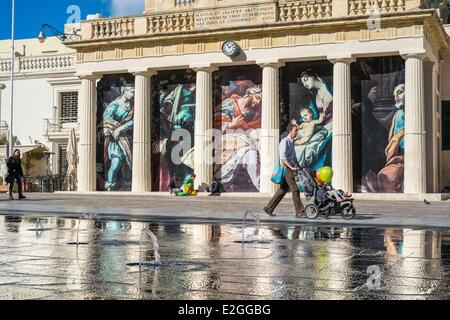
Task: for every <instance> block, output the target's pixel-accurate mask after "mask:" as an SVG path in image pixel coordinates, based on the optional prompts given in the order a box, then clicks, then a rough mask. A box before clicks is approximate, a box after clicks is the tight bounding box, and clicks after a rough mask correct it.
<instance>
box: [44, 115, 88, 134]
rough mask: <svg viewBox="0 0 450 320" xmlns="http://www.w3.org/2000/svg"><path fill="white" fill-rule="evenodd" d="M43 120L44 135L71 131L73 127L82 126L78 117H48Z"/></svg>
mask: <svg viewBox="0 0 450 320" xmlns="http://www.w3.org/2000/svg"><path fill="white" fill-rule="evenodd" d="M43 121H44V124H43V131H44V136H48V135H49V134H51V133H69V132H70V130H72V129H73V128H75V130H76V129H78V128H79V127H80V121H79V118H77V117H68V118H47V119H44V120H43Z"/></svg>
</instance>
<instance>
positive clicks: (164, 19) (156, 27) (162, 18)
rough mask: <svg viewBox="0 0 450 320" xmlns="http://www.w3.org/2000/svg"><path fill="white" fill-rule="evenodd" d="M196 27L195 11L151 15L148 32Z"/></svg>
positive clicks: (184, 29) (176, 30) (185, 29)
mask: <svg viewBox="0 0 450 320" xmlns="http://www.w3.org/2000/svg"><path fill="white" fill-rule="evenodd" d="M194 27H195V21H194V13H192V12H189V13H188V12H180V13H175V14H169V15H159V16H151V17H148V19H147V32H148V33H163V32H179V31H189V30H193V29H194Z"/></svg>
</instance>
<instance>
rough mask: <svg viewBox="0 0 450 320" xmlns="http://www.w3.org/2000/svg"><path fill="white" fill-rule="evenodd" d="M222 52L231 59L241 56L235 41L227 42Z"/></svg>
mask: <svg viewBox="0 0 450 320" xmlns="http://www.w3.org/2000/svg"><path fill="white" fill-rule="evenodd" d="M222 51H223V53H224V54H226V55H227V56H229V57H235V56H237V55H238V54H239V47H238V45H237V44H236V43H235V42H234V41H225V42H224V44H223V47H222Z"/></svg>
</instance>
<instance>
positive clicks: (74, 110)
mask: <svg viewBox="0 0 450 320" xmlns="http://www.w3.org/2000/svg"><path fill="white" fill-rule="evenodd" d="M61 118H62V119H63V120H62V122H63V123H67V122H77V118H78V92H76V91H74V92H61Z"/></svg>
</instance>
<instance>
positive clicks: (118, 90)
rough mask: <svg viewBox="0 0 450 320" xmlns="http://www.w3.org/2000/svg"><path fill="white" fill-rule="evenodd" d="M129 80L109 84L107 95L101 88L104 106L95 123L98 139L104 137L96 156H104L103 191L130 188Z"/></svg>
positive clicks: (131, 107)
mask: <svg viewBox="0 0 450 320" xmlns="http://www.w3.org/2000/svg"><path fill="white" fill-rule="evenodd" d="M110 80H111V79H108V78H107V79H104V81H105V82H106V83H110V82H109V81H110ZM130 80H131V79H128V80H127V79H126V78H122V79H121V80H120V81H119V87H115V88H114V87H110V90H111V92H109V94H106V95H105V92H102V98H103V99H102V100H100V99H99V102H100V103H101V107H103V108H99V109H103V112H102V117H101V121H100V122H99V125H98V130H99V133H100V136H101V140H103V143H102V145H103V148H102V149H100V150H101V151H102V152H101V154H100V156H99V158H100V157H103V166H102V168H103V170H102V176H103V180H102V182H101V185H100V188H101V190H105V191H129V190H131V170H132V159H133V153H132V149H133V126H134V83H133V82H132V81H130ZM104 85H105V84H104V83H103V86H104ZM106 88H107V87H106ZM113 88H114V89H113ZM116 95H117V97H115V96H116ZM106 96H109V98H110V99H109V100H111V99H112V101H111V102H109V103H108V99H107V98H106ZM114 97H115V98H114ZM105 98H106V100H105ZM100 111H101V110H99V112H100Z"/></svg>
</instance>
